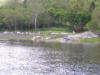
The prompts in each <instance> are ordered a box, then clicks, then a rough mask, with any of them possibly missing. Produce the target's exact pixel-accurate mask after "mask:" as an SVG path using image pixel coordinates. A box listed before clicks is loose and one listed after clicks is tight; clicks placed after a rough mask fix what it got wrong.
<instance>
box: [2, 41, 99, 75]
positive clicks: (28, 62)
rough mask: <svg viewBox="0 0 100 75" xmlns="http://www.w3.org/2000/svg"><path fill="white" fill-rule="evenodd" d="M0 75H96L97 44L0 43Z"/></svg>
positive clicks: (97, 67)
mask: <svg viewBox="0 0 100 75" xmlns="http://www.w3.org/2000/svg"><path fill="white" fill-rule="evenodd" d="M0 75H100V44H61V43H43V42H41V43H36V42H32V41H7V40H6V41H0Z"/></svg>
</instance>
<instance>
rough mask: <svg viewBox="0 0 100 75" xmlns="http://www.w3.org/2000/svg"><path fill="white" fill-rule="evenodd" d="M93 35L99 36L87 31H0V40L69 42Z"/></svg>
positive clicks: (89, 37)
mask: <svg viewBox="0 0 100 75" xmlns="http://www.w3.org/2000/svg"><path fill="white" fill-rule="evenodd" d="M93 37H99V35H97V34H95V33H93V32H91V31H87V32H83V33H64V32H62V33H54V32H52V33H50V34H48V35H46V34H42V33H40V32H38V33H29V32H0V40H31V41H36V42H40V41H42V42H60V43H70V42H79V41H78V40H79V39H91V38H93Z"/></svg>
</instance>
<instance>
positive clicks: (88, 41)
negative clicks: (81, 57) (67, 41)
mask: <svg viewBox="0 0 100 75" xmlns="http://www.w3.org/2000/svg"><path fill="white" fill-rule="evenodd" d="M79 41H80V42H84V43H100V37H94V38H91V39H79Z"/></svg>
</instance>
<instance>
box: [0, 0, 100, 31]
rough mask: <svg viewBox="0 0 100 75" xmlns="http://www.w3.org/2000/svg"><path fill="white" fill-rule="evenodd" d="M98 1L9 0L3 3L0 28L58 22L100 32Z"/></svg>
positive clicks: (0, 13)
mask: <svg viewBox="0 0 100 75" xmlns="http://www.w3.org/2000/svg"><path fill="white" fill-rule="evenodd" d="M99 13H100V1H99V0H23V1H21V0H8V1H7V2H6V3H5V4H4V5H2V6H0V30H1V31H2V30H15V31H16V30H33V29H34V31H36V30H37V28H44V27H45V28H47V27H52V26H54V25H55V24H56V25H68V26H71V27H72V28H73V29H74V28H75V27H76V26H82V27H86V28H88V29H89V30H94V31H100V22H99V21H100V15H99Z"/></svg>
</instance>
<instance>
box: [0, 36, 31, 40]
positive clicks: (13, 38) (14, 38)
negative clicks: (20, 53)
mask: <svg viewBox="0 0 100 75" xmlns="http://www.w3.org/2000/svg"><path fill="white" fill-rule="evenodd" d="M0 39H7V40H31V38H16V37H0Z"/></svg>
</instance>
